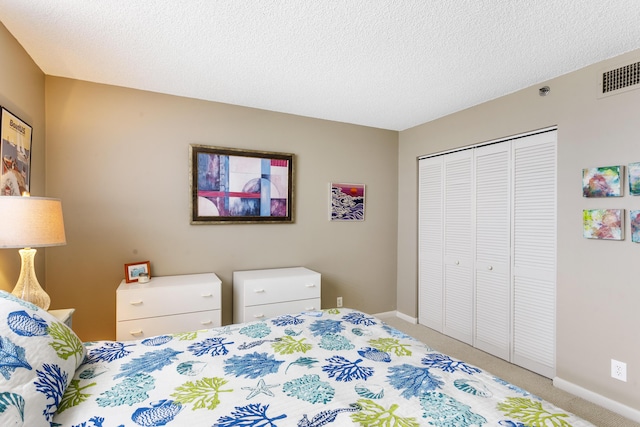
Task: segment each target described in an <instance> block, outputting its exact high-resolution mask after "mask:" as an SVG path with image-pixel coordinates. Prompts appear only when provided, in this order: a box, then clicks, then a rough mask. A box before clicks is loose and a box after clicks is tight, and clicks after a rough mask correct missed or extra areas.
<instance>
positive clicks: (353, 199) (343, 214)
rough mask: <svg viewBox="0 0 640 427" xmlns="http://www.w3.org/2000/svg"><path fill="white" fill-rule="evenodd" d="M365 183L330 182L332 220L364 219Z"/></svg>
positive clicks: (330, 215) (330, 213) (330, 216)
mask: <svg viewBox="0 0 640 427" xmlns="http://www.w3.org/2000/svg"><path fill="white" fill-rule="evenodd" d="M364 190H365V186H364V184H350V183H340V182H332V183H331V184H330V209H329V219H330V220H331V221H364V206H365V198H364V197H365V196H364Z"/></svg>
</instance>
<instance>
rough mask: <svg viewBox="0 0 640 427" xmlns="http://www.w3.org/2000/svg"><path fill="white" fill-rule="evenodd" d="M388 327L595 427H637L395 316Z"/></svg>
mask: <svg viewBox="0 0 640 427" xmlns="http://www.w3.org/2000/svg"><path fill="white" fill-rule="evenodd" d="M380 318H381V319H382V320H384V321H385V322H386V323H387V324H388V325H390V326H392V327H394V328H396V329H398V330H400V331H402V332H404V333H405V334H408V335H411V336H412V337H414V338H417V339H419V340H420V341H422V342H423V343H425V344H427V345H429V347H431V348H433V349H435V350H438V351H440V352H442V353H445V354H448V355H449V356H451V357H454V358H457V359H461V360H464V361H465V362H468V363H471V364H473V365H475V366H477V367H479V368H481V369H484V370H486V371H488V372H491V373H492V374H493V375H495V376H497V377H500V378H502V379H503V380H506V381H509V382H510V383H513V384H515V385H517V386H518V387H522V388H524V389H526V390H528V391H529V392H530V393H533V394H535V395H537V396H539V397H541V398H543V399H545V400H548V401H549V402H551V403H553V404H555V405H557V406H559V407H560V408H562V409H564V410H565V411H569V412H572V413H574V414H576V415H578V416H580V417H582V418H584V419H585V420H587V421H589V422H591V423H593V424H595V425H596V426H599V427H639V426H640V424H639V423H636V422H633V421H631V420H629V419H627V418H624V417H622V416H621V415H618V414H616V413H614V412H611V411H609V410H607V409H605V408H602V407H600V406H598V405H595V404H593V403H591V402H588V401H586V400H584V399H582V398H580V397H576V396H574V395H572V394H570V393H567V392H565V391H563V390H560V389H558V388H556V387H554V386H553V383H552V381H551V380H550V379H549V378H545V377H543V376H540V375H538V374H535V373H533V372H531V371H528V370H526V369H523V368H520V367H518V366H516V365H513V364H511V363H508V362H506V361H504V360H502V359H499V358H497V357H494V356H491V355H489V354H488V353H485V352H483V351H480V350H478V349H476V348H473V347H471V346H469V345H467V344H464V343H462V342H460V341H457V340H455V339H453V338H450V337H448V336H446V335H442V334H440V333H438V332H436V331H434V330H432V329H429V328H427V327H425V326H422V325H414V324H412V323H409V322H406V321H404V320H402V319H400V318H398V317H395V316H386V315H385V316H380Z"/></svg>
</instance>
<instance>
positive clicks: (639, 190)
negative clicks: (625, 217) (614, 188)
mask: <svg viewBox="0 0 640 427" xmlns="http://www.w3.org/2000/svg"><path fill="white" fill-rule="evenodd" d="M627 170H628V171H629V172H628V173H629V194H631V195H632V196H640V162H639V163H629V166H628V168H627Z"/></svg>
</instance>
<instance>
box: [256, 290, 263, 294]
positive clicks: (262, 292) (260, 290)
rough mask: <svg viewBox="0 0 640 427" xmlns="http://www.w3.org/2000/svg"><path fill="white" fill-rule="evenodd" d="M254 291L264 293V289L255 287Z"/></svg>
mask: <svg viewBox="0 0 640 427" xmlns="http://www.w3.org/2000/svg"><path fill="white" fill-rule="evenodd" d="M253 292H255V293H256V294H262V293H264V289H254V290H253Z"/></svg>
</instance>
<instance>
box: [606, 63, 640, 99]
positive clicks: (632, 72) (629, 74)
mask: <svg viewBox="0 0 640 427" xmlns="http://www.w3.org/2000/svg"><path fill="white" fill-rule="evenodd" d="M638 88H640V62H635V63H633V64H628V65H624V66H622V67H619V68H614V69H612V70H606V71H604V72H602V73H601V74H600V81H599V82H598V95H599V96H598V97H603V96H609V95H616V94H618V93H621V92H626V91H629V90H634V89H638Z"/></svg>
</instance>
